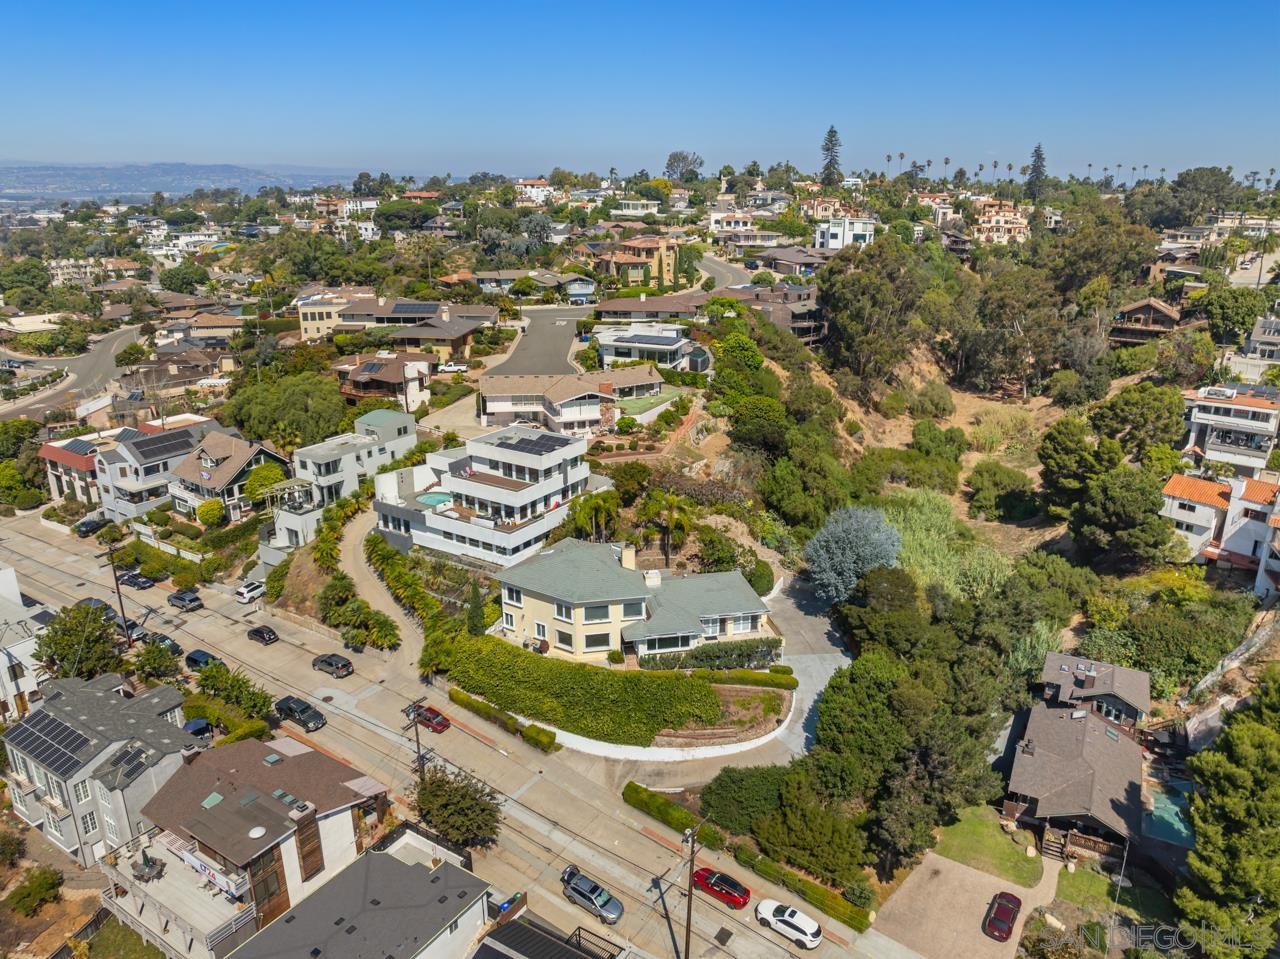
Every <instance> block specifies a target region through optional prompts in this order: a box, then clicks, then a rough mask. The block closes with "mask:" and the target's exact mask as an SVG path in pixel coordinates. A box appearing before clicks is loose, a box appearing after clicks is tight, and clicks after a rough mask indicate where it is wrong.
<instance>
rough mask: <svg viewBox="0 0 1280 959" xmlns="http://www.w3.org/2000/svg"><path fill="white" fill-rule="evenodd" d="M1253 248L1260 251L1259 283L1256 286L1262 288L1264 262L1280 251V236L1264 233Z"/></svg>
mask: <svg viewBox="0 0 1280 959" xmlns="http://www.w3.org/2000/svg"><path fill="white" fill-rule="evenodd" d="M1253 248H1254V249H1255V250H1257V251H1258V282H1257V283H1255V284H1254V286H1255V287H1258V288H1261V286H1262V261H1263V260H1265V259H1266V258H1267V256H1268V255H1269V254H1271V253H1274V252H1275V251H1276V250H1277V249H1280V236H1277V235H1276V234H1274V233H1270V232H1268V233H1263V234H1262V236H1260V237H1259V238H1258V239H1257V240H1255V241H1254V243H1253Z"/></svg>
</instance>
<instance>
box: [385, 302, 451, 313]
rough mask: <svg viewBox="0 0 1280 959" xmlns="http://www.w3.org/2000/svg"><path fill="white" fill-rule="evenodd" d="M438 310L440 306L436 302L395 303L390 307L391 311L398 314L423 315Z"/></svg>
mask: <svg viewBox="0 0 1280 959" xmlns="http://www.w3.org/2000/svg"><path fill="white" fill-rule="evenodd" d="M439 311H440V306H439V304H436V303H397V304H395V305H394V306H392V307H391V312H392V313H398V314H404V313H410V314H418V315H425V314H427V313H438V312H439Z"/></svg>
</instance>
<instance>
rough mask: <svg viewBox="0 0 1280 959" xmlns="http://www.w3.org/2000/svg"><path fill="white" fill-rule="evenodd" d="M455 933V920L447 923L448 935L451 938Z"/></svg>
mask: <svg viewBox="0 0 1280 959" xmlns="http://www.w3.org/2000/svg"><path fill="white" fill-rule="evenodd" d="M457 931H458V920H457V919H455V920H453V922H451V923H449V935H451V936H452V935H453V934H454V933H455V932H457Z"/></svg>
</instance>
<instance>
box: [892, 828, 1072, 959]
mask: <svg viewBox="0 0 1280 959" xmlns="http://www.w3.org/2000/svg"><path fill="white" fill-rule="evenodd" d="M1044 867H1045V868H1044V875H1043V876H1042V877H1041V879H1040V883H1039V885H1037V886H1036V887H1035V888H1034V889H1026V888H1024V887H1022V886H1019V885H1017V884H1016V883H1011V882H1009V881H1008V880H1007V879H997V878H996V877H995V876H991V875H988V874H987V873H985V872H980V871H979V870H977V869H973V868H972V867H970V866H966V865H964V864H963V863H958V862H955V861H953V860H951V859H947V858H946V857H944V856H939V855H938V854H936V853H932V852H930V853H926V854H925V857H924V861H923V862H921V863H920V865H918V866H916V868H915V871H914V872H912V873H911V875H910V876H908V877H907V879H906V882H904V883H903V884H902V885H901V886H899V887H898V889H897V891H896V892H895V893H894V894H893V895H892V896H890V897H889V901H888V902H886V903H885V904H884V906H883V907H881V909H880V911H879V912H878V913H877V914H876V923H875V929H876V931H877V932H879V933H880V934H881V935H883V936H887V937H888V938H890V939H892V940H894V941H895V942H898V943H901V944H902V945H904V946H906V947H908V948H909V949H914V950H915V951H916V952H918V953H919V954H920V955H921V956H923V957H924V959H955V957H956V956H964V957H966V959H1011V957H1012V956H1013V955H1014V954H1015V953H1016V952H1017V948H1018V939H1019V938H1020V937H1021V936H1022V926H1023V923H1025V922H1026V918H1027V916H1028V915H1029V914H1030V913H1031V911H1032V910H1033V909H1035V908H1036V907H1037V906H1043V905H1046V904H1048V903H1049V902H1050V901H1052V899H1053V894H1054V892H1055V890H1056V889H1057V888H1058V871H1059V870H1060V869H1061V868H1062V863H1060V862H1058V861H1056V860H1052V859H1046V860H1045V863H1044ZM998 892H1011V893H1013V894H1014V895H1015V896H1017V897H1018V898H1019V899H1021V900H1022V911H1021V912H1020V913H1019V914H1018V923H1017V926H1016V927H1015V928H1014V931H1013V932H1014V934H1013V935H1012V936H1011V937H1010V938H1009V941H1008V942H996V941H995V940H994V939H990V938H988V937H987V936H986V935H985V934H984V933H983V931H982V920H983V918H985V916H986V914H987V906H988V905H989V904H990V903H991V898H992V897H993V896H994V895H995V894H996V893H998Z"/></svg>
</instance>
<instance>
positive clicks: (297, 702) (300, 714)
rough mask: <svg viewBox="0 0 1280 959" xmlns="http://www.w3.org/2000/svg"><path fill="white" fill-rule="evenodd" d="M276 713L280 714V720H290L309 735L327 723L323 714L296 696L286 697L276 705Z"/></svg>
mask: <svg viewBox="0 0 1280 959" xmlns="http://www.w3.org/2000/svg"><path fill="white" fill-rule="evenodd" d="M276 712H277V713H279V714H280V718H281V719H291V720H293V721H294V722H295V723H297V724H298V725H299V726H301V727H302V728H303V729H305V730H306V731H307V732H309V733H311V732H315V731H316V730H317V729H319V728H320V727H322V726H324V725H325V724H326V723H327V722H328V720H327V719H325V718H324V713H322V712H320V710H318V709H316V708H315V707H314V706H312V705H311V704H310V703H309V702H307V701H306V700H305V699H299V698H298V697H297V696H286V697H284V699H282V700H280V701H279V702H278V703H276Z"/></svg>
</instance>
